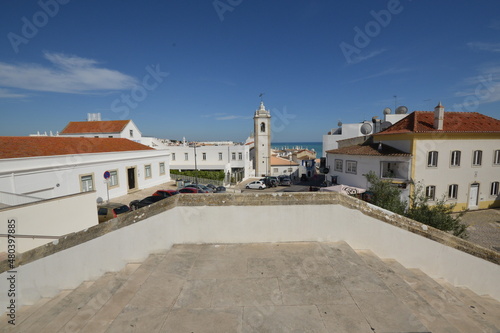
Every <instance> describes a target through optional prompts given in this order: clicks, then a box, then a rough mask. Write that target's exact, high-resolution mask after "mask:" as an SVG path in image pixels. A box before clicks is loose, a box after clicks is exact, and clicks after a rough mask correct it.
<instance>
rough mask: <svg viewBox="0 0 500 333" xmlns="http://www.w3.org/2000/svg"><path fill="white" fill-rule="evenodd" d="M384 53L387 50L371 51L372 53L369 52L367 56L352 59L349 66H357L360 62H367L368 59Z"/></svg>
mask: <svg viewBox="0 0 500 333" xmlns="http://www.w3.org/2000/svg"><path fill="white" fill-rule="evenodd" d="M385 51H387V50H386V49H380V50H376V51H372V52H370V53H369V54H367V55H365V56H362V55H358V56H355V57H353V58H352V59H351V61H350V64H359V63H360V62H363V61H366V60H368V59H370V58H373V57H376V56H378V55H379V54H382V53H384V52H385Z"/></svg>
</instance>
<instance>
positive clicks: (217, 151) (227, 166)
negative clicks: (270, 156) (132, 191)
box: [168, 143, 253, 181]
mask: <svg viewBox="0 0 500 333" xmlns="http://www.w3.org/2000/svg"><path fill="white" fill-rule="evenodd" d="M195 146H196V148H195ZM168 151H169V152H170V154H171V156H170V157H171V158H170V169H172V170H195V164H196V169H197V170H208V171H224V174H225V175H226V177H227V178H226V179H228V180H229V179H231V178H233V179H234V180H235V181H241V180H243V179H246V178H248V177H251V176H253V166H252V160H251V158H250V146H249V145H243V144H226V145H222V144H221V145H204V144H203V143H192V144H191V145H185V146H184V145H181V146H168ZM195 152H196V159H195Z"/></svg>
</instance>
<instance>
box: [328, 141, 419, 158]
mask: <svg viewBox="0 0 500 333" xmlns="http://www.w3.org/2000/svg"><path fill="white" fill-rule="evenodd" d="M380 148H381V149H379V144H378V143H373V144H367V143H363V144H361V145H353V146H348V147H343V148H338V149H332V150H327V151H326V152H327V153H330V154H344V155H369V156H411V154H409V153H405V152H404V151H401V150H399V149H396V148H393V147H391V146H388V145H385V144H383V143H382V144H381V147H380Z"/></svg>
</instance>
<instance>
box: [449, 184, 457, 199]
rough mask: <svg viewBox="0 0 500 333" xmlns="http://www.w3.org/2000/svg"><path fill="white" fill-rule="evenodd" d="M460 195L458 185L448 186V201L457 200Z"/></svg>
mask: <svg viewBox="0 0 500 333" xmlns="http://www.w3.org/2000/svg"><path fill="white" fill-rule="evenodd" d="M457 194H458V185H457V184H452V185H450V186H448V199H456V198H457Z"/></svg>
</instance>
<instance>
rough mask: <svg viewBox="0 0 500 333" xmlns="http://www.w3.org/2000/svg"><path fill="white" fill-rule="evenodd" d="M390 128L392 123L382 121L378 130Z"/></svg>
mask: <svg viewBox="0 0 500 333" xmlns="http://www.w3.org/2000/svg"><path fill="white" fill-rule="evenodd" d="M391 126H392V123H391V122H390V121H384V122H382V124H380V130H381V131H384V130H386V129H388V128H389V127H391Z"/></svg>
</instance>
